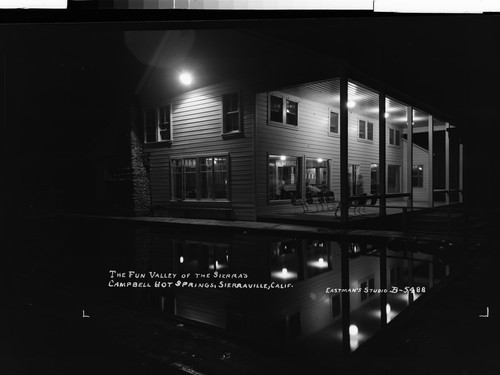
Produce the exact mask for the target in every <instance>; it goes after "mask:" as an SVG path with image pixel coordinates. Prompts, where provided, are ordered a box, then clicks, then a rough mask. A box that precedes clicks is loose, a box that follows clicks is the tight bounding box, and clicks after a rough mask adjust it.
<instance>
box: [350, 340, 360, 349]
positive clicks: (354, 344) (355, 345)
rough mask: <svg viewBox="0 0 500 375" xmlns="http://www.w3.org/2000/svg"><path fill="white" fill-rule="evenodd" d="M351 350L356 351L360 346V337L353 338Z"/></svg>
mask: <svg viewBox="0 0 500 375" xmlns="http://www.w3.org/2000/svg"><path fill="white" fill-rule="evenodd" d="M350 341H351V350H352V351H354V350H356V349H357V348H358V346H359V339H358V338H352V339H351V340H350Z"/></svg>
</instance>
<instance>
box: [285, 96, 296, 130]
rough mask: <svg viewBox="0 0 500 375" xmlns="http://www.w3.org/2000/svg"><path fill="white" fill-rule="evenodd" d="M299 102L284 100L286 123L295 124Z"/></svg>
mask: <svg viewBox="0 0 500 375" xmlns="http://www.w3.org/2000/svg"><path fill="white" fill-rule="evenodd" d="M298 106H299V103H297V102H294V101H291V100H288V99H287V100H286V123H287V124H289V125H297V119H298V112H297V110H298Z"/></svg>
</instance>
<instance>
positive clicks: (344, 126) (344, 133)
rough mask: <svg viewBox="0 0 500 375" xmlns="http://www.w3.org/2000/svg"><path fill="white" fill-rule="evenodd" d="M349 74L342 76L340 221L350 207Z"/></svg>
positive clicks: (344, 221)
mask: <svg viewBox="0 0 500 375" xmlns="http://www.w3.org/2000/svg"><path fill="white" fill-rule="evenodd" d="M347 85H348V82H347V75H346V74H345V73H342V75H341V76H340V222H342V223H347V221H348V219H349V207H348V205H347V202H348V197H347V192H348V191H349V187H348V183H349V182H348V179H347V158H348V137H349V134H348V121H349V120H348V116H349V114H348V111H347Z"/></svg>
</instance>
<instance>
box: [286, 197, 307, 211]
mask: <svg viewBox="0 0 500 375" xmlns="http://www.w3.org/2000/svg"><path fill="white" fill-rule="evenodd" d="M290 200H291V202H292V205H294V206H301V207H302V210H303V211H304V212H309V207H308V205H307V202H306V201H305V200H304V199H301V198H299V199H297V197H296V196H295V193H294V192H290Z"/></svg>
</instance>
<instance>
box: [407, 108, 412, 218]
mask: <svg viewBox="0 0 500 375" xmlns="http://www.w3.org/2000/svg"><path fill="white" fill-rule="evenodd" d="M406 122H407V125H406V132H407V134H406V191H407V192H408V193H410V199H409V200H408V202H407V203H408V207H410V211H412V210H413V107H412V106H407V107H406Z"/></svg>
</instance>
